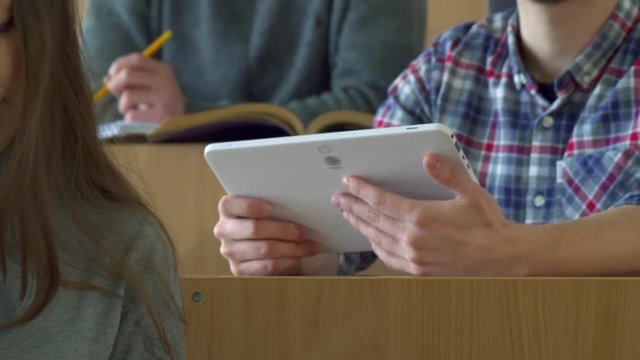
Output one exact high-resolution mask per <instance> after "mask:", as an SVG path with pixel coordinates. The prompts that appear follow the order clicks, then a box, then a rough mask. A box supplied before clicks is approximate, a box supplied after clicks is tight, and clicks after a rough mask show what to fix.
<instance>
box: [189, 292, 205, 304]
mask: <svg viewBox="0 0 640 360" xmlns="http://www.w3.org/2000/svg"><path fill="white" fill-rule="evenodd" d="M191 300H193V303H194V304H201V303H202V301H204V295H202V293H201V292H200V291H196V292H194V293H193V295H191Z"/></svg>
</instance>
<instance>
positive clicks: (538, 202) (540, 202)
mask: <svg viewBox="0 0 640 360" xmlns="http://www.w3.org/2000/svg"><path fill="white" fill-rule="evenodd" d="M546 203H547V199H546V198H545V197H544V196H542V195H537V196H536V197H534V198H533V206H535V207H537V208H541V207H543V206H544V204H546Z"/></svg>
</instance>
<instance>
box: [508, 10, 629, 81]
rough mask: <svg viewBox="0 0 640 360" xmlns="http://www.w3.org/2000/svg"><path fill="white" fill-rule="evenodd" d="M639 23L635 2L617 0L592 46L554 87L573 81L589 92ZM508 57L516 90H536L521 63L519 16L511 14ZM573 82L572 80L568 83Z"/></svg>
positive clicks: (515, 13) (561, 76)
mask: <svg viewBox="0 0 640 360" xmlns="http://www.w3.org/2000/svg"><path fill="white" fill-rule="evenodd" d="M638 20H639V9H638V0H619V1H618V5H617V6H616V8H615V10H614V11H613V13H612V14H611V16H609V19H608V20H607V22H606V23H605V25H604V26H603V27H602V29H600V32H599V33H598V35H597V36H596V38H595V39H594V40H593V41H592V42H591V45H589V46H588V47H587V49H586V50H585V51H584V52H582V54H580V55H579V56H578V57H577V59H576V60H575V61H574V62H573V64H572V65H571V66H570V67H569V69H567V71H565V73H563V74H562V75H560V77H559V78H558V79H557V81H556V88H557V89H559V93H562V92H563V91H562V89H563V88H567V87H571V86H570V83H571V82H575V84H576V85H578V86H579V87H580V88H582V89H583V90H589V89H591V88H592V87H593V86H594V85H595V84H596V82H597V80H598V79H600V77H601V76H602V73H603V72H604V71H605V70H606V68H607V65H608V64H609V62H610V60H611V55H612V54H613V53H614V52H615V51H616V49H618V48H619V47H620V46H621V45H622V43H623V42H624V40H625V38H626V37H627V36H628V34H629V33H630V32H631V31H632V30H633V28H634V26H635V25H636V24H637V23H638ZM507 36H508V44H509V57H510V60H509V61H510V63H511V67H512V69H513V81H514V84H515V85H516V88H518V89H520V88H521V87H522V86H528V87H533V88H536V87H537V85H536V84H535V81H534V80H533V79H532V78H531V76H530V75H529V74H528V73H527V71H526V70H525V68H524V65H523V63H522V56H521V52H520V37H519V23H518V13H517V12H514V13H513V15H512V16H511V19H510V20H509V24H508V27H507ZM570 80H573V81H570Z"/></svg>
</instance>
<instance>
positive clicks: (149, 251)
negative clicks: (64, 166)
mask: <svg viewBox="0 0 640 360" xmlns="http://www.w3.org/2000/svg"><path fill="white" fill-rule="evenodd" d="M69 208H70V209H67V210H66V211H61V212H59V216H58V217H57V218H56V223H57V224H56V225H57V226H56V227H57V229H58V231H59V233H58V235H59V239H60V242H59V246H60V252H61V256H62V259H61V260H64V258H65V257H67V256H68V259H67V260H68V261H63V262H65V263H68V264H70V265H74V267H78V266H80V268H81V269H84V268H85V266H83V264H84V263H87V265H91V264H95V265H98V266H99V267H101V268H104V267H107V268H111V267H113V266H114V265H115V264H116V263H117V262H118V261H125V262H126V263H127V264H129V265H131V266H133V267H135V268H138V271H141V270H142V269H149V268H153V269H155V270H157V271H161V272H163V271H167V270H168V271H169V272H173V268H175V259H174V256H173V246H172V244H171V241H170V239H169V237H168V235H167V232H166V231H165V229H164V227H163V226H162V224H161V223H160V221H159V220H158V218H157V217H156V216H155V215H154V214H153V213H152V212H151V211H150V210H149V209H147V208H146V207H144V206H142V205H138V204H126V203H114V202H88V203H85V204H82V205H77V206H74V207H69ZM80 254H82V255H81V257H82V260H79V259H78V256H79V255H80Z"/></svg>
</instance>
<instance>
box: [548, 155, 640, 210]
mask: <svg viewBox="0 0 640 360" xmlns="http://www.w3.org/2000/svg"><path fill="white" fill-rule="evenodd" d="M556 169H557V172H556V181H557V183H556V190H557V191H556V194H558V197H557V201H558V206H557V207H556V211H557V212H558V213H557V214H556V219H558V220H562V219H563V220H571V219H578V218H581V217H585V216H588V215H591V214H594V213H597V212H600V211H604V210H608V209H611V208H614V207H616V206H620V205H624V204H627V202H628V201H627V200H628V199H632V198H633V199H637V198H638V195H639V192H640V155H639V152H638V147H636V146H632V147H624V148H617V149H607V150H598V151H590V152H585V153H577V154H575V155H572V156H568V157H565V158H564V159H562V160H561V161H558V162H557V163H556Z"/></svg>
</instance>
